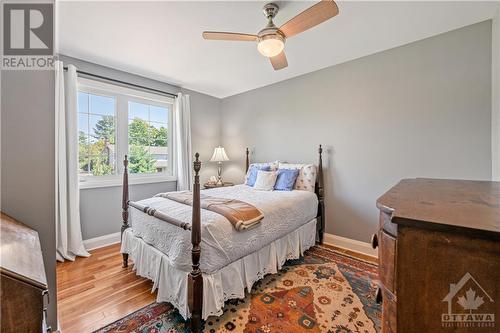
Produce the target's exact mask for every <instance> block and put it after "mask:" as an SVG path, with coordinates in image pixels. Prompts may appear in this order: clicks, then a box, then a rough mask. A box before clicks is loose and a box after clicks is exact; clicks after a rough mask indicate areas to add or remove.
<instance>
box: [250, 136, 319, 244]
mask: <svg viewBox="0 0 500 333" xmlns="http://www.w3.org/2000/svg"><path fill="white" fill-rule="evenodd" d="M245 154H246V159H245V173H247V172H248V168H249V167H250V158H249V155H250V150H249V149H248V147H247V149H246V151H245ZM318 157H319V159H318V171H317V172H318V174H317V175H316V183H315V184H314V193H316V196H317V197H318V213H317V216H316V218H317V225H316V229H317V234H318V235H317V241H318V242H319V243H323V234H324V231H325V194H324V187H323V147H322V146H321V145H319V148H318Z"/></svg>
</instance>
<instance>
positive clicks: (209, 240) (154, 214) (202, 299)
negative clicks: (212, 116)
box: [121, 145, 324, 332]
mask: <svg viewBox="0 0 500 333" xmlns="http://www.w3.org/2000/svg"><path fill="white" fill-rule="evenodd" d="M322 152H323V150H322V147H321V145H320V146H319V150H318V153H319V161H318V165H317V168H316V175H315V181H313V182H314V191H312V190H311V191H309V192H308V191H301V190H293V191H288V192H285V191H259V190H255V189H253V188H252V187H250V186H247V185H236V186H233V187H225V188H217V189H211V190H206V191H203V194H202V193H201V192H202V191H200V180H199V179H200V177H199V172H200V169H201V162H200V160H199V154H198V153H196V155H195V161H194V163H193V164H194V184H193V191H192V198H191V193H189V196H190V197H189V200H187V201H189V205H187V204H185V202H180V201H179V200H177V201H175V200H171V199H172V198H170V197H169V195H171V196H175V193H177V195H181V196H182V195H187V193H183V192H174V195H172V194H168V193H165V194H159V195H157V196H155V197H153V198H149V199H145V200H141V201H138V202H132V201H130V200H129V188H128V160H127V157H125V160H124V167H125V169H124V174H123V200H122V208H123V212H122V217H123V225H122V228H121V232H122V247H121V252H122V254H123V267H127V266H128V257H129V255H130V256H131V257H132V259H133V261H134V269H135V270H136V273H137V274H138V275H140V276H143V277H147V278H149V279H151V280H152V281H153V282H154V284H153V290H155V289H157V290H158V296H157V300H158V301H159V302H163V301H168V302H170V303H172V304H173V305H174V306H175V307H176V308H177V309H178V310H179V313H180V314H181V315H182V316H183V317H184V318H185V319H188V318H190V321H189V325H190V328H191V330H192V331H193V332H199V331H200V330H201V327H202V320H204V319H206V318H207V317H208V316H211V315H216V316H218V315H221V314H222V308H223V306H224V302H225V301H226V300H228V299H234V298H244V296H245V290H248V291H250V289H251V287H252V285H253V283H254V282H256V281H258V280H260V279H261V278H262V277H263V276H264V275H266V274H269V273H277V271H278V270H279V269H281V267H282V265H283V264H284V262H285V261H286V260H288V259H297V258H299V257H300V256H301V255H302V254H303V253H304V251H305V250H307V249H308V248H309V247H311V246H313V245H314V244H315V243H316V242H319V243H322V242H323V234H324V194H323V170H322V168H323V162H322ZM249 167H250V161H249V151H248V148H247V149H246V170H247V172H248V170H249ZM313 173H314V172H313ZM206 193H209V194H210V195H214V196H216V197H217V198H216V200H228V201H231V202H232V201H236V202H237V203H240V204H243V205H244V204H246V203H247V202H249V203H250V204H252V205H255V207H257V208H258V211H259V212H260V211H261V212H263V216H264V218H263V219H262V218H261V221H259V222H260V223H259V224H258V225H256V226H255V227H254V226H253V225H252V228H249V229H248V230H243V231H242V230H236V229H235V225H234V224H233V225H231V223H229V222H228V219H227V218H226V215H224V216H223V215H221V214H217V213H216V212H214V211H213V210H212V211H210V210H209V209H210V207H208V208H207V205H206V204H205V202H204V200H207V199H210V198H209V197H208V196H207V195H206ZM220 198H223V199H220ZM224 198H226V199H224ZM212 199H214V198H213V197H212ZM185 201H186V200H185ZM191 206H192V207H191ZM129 207H132V209H131V210H130V212H129ZM202 207H203V208H204V209H202ZM167 213H168V215H167ZM129 217H131V223H129ZM202 236H203V237H202ZM202 247H203V258H202ZM189 252H191V258H189V257H188V255H187V254H188V253H189ZM200 259H202V260H200Z"/></svg>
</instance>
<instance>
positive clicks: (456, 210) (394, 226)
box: [372, 179, 500, 333]
mask: <svg viewBox="0 0 500 333" xmlns="http://www.w3.org/2000/svg"><path fill="white" fill-rule="evenodd" d="M377 207H378V208H379V209H380V228H379V231H378V233H377V234H376V235H374V237H373V239H372V245H373V246H374V248H375V247H378V251H379V279H380V283H379V285H380V288H379V290H378V291H377V298H378V299H379V300H381V301H382V304H383V305H382V331H383V332H398V331H399V332H403V333H411V332H419V333H420V332H499V329H500V183H498V182H479V181H454V180H438V179H406V180H403V181H401V182H400V183H399V184H397V185H396V186H394V187H393V188H392V189H391V190H389V191H388V192H387V193H386V194H384V195H383V196H382V197H380V198H379V199H378V201H377Z"/></svg>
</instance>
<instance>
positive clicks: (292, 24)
mask: <svg viewBox="0 0 500 333" xmlns="http://www.w3.org/2000/svg"><path fill="white" fill-rule="evenodd" d="M278 10H279V7H278V5H276V4H275V3H268V4H266V5H265V6H264V8H263V11H264V15H265V16H266V17H267V19H268V23H267V25H266V27H265V28H264V29H262V30H261V31H259V33H258V34H257V35H252V34H242V33H236V32H219V31H204V32H203V34H202V35H203V38H204V39H211V40H228V41H242V42H257V43H258V44H257V49H258V50H259V52H260V53H261V54H262V55H263V56H265V57H268V58H269V60H271V64H272V65H273V68H274V69H275V70H279V69H282V68H285V67H287V66H288V62H287V60H286V56H285V52H284V51H283V49H284V48H285V41H286V39H287V38H290V37H292V36H294V35H297V34H299V33H301V32H304V31H306V30H307V29H310V28H312V27H314V26H316V25H318V24H320V23H323V22H325V21H326V20H328V19H331V18H332V17H334V16H335V15H337V14H338V13H339V9H338V7H337V4H336V3H335V1H333V0H322V1H321V2H319V3H317V4H315V5H313V6H312V7H309V8H307V9H306V10H304V11H303V12H302V13H300V14H299V15H297V16H295V17H294V18H292V19H291V20H289V21H288V22H286V23H285V24H283V25H282V26H281V27H279V28H278V27H276V26H275V25H274V23H273V19H274V17H275V16H276V14H278Z"/></svg>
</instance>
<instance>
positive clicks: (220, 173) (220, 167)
mask: <svg viewBox="0 0 500 333" xmlns="http://www.w3.org/2000/svg"><path fill="white" fill-rule="evenodd" d="M217 175H218V177H217V186H222V185H224V183H223V182H222V162H219V167H218V169H217Z"/></svg>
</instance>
